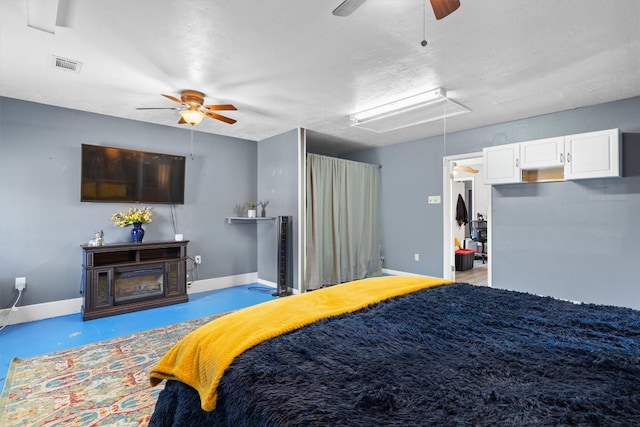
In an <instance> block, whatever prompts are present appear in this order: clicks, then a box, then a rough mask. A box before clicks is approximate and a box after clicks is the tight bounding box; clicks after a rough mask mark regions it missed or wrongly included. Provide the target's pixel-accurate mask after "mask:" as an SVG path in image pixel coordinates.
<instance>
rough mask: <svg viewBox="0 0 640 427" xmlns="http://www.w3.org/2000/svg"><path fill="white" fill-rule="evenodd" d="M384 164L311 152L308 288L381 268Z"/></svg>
mask: <svg viewBox="0 0 640 427" xmlns="http://www.w3.org/2000/svg"><path fill="white" fill-rule="evenodd" d="M379 186H380V168H379V166H377V165H370V164H366V163H359V162H354V161H350V160H344V159H338V158H334V157H326V156H320V155H317V154H307V218H306V221H307V239H306V241H307V247H306V268H305V289H307V290H308V289H316V288H320V287H322V286H328V285H335V284H338V283H343V282H348V281H351V280H357V279H363V278H365V277H369V276H377V275H380V274H381V273H382V262H381V259H380V221H379Z"/></svg>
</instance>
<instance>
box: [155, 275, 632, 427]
mask: <svg viewBox="0 0 640 427" xmlns="http://www.w3.org/2000/svg"><path fill="white" fill-rule="evenodd" d="M390 290H391V291H390ZM345 307H346V308H345ZM247 310H248V312H247ZM238 313H239V314H238ZM305 313H307V314H308V313H311V316H310V320H309V319H307V318H306V315H305ZM318 313H320V314H318ZM326 313H329V314H328V315H325V314H326ZM245 314H247V315H246V316H245ZM225 318H228V319H227V320H226V321H225V320H224V319H225ZM301 318H304V320H301ZM216 322H218V323H216ZM276 323H277V324H276ZM249 335H251V337H249ZM254 335H257V338H256V337H254ZM229 342H232V345H229V344H228V343H229ZM218 350H219V354H214V353H215V352H216V351H218ZM212 352H213V353H212ZM194 377H195V379H194ZM163 380H166V384H165V387H164V390H163V391H162V392H161V393H160V395H159V397H158V400H157V403H156V407H155V411H154V413H153V415H152V418H151V421H150V425H151V426H199V425H202V426H204V425H207V426H234V427H235V426H290V425H292V426H293V425H299V426H379V425H384V426H418V425H487V426H488V425H603V426H612V425H640V312H639V311H637V310H632V309H628V308H622V307H610V306H601V305H593V304H575V303H571V302H567V301H560V300H557V299H553V298H549V297H540V296H535V295H531V294H526V293H521V292H513V291H507V290H500V289H494V288H489V287H480V286H474V285H470V284H466V283H448V282H446V281H443V280H438V279H434V278H420V277H384V278H374V279H365V280H361V281H356V282H352V283H347V284H343V285H337V286H334V287H331V288H326V289H322V290H317V291H313V292H309V293H306V294H301V295H296V296H290V297H286V298H281V299H278V300H274V301H270V302H267V303H263V304H260V305H258V306H254V307H249V308H247V309H244V310H239V311H238V312H234V313H232V314H229V315H227V316H223V317H221V318H219V319H216V320H214V321H213V322H211V323H210V324H208V325H205V326H203V327H201V328H200V329H198V330H197V331H194V332H193V333H192V334H190V335H189V336H187V337H185V338H184V339H183V340H181V341H180V342H179V343H177V344H176V346H175V347H174V348H172V349H171V350H170V351H169V352H168V353H167V355H165V357H164V358H163V359H162V360H161V361H160V363H158V365H157V366H156V367H155V368H154V369H153V370H152V372H151V382H152V385H157V384H158V383H159V382H161V381H163Z"/></svg>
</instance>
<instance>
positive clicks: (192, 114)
mask: <svg viewBox="0 0 640 427" xmlns="http://www.w3.org/2000/svg"><path fill="white" fill-rule="evenodd" d="M180 115H181V116H182V118H183V119H184V121H185V122H187V123H189V124H190V125H192V126H193V125H197V124H198V123H200V122H201V121H202V119H203V118H204V114H203V113H202V112H201V111H200V110H198V109H197V108H193V107H192V108H189V109H188V110H182V111H180Z"/></svg>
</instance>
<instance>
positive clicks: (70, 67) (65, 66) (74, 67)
mask: <svg viewBox="0 0 640 427" xmlns="http://www.w3.org/2000/svg"><path fill="white" fill-rule="evenodd" d="M51 66H52V67H53V68H57V69H58V70H63V71H71V72H73V73H76V74H80V69H81V68H82V62H79V61H74V60H73V59H67V58H62V57H60V56H56V55H51Z"/></svg>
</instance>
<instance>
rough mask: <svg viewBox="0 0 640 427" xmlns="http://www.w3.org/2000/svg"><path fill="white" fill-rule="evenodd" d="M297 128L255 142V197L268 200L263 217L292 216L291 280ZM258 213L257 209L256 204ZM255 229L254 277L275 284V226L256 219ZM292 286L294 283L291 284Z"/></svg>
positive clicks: (294, 244) (295, 221)
mask: <svg viewBox="0 0 640 427" xmlns="http://www.w3.org/2000/svg"><path fill="white" fill-rule="evenodd" d="M299 150H300V141H299V138H298V130H297V129H294V130H291V131H289V132H286V133H283V134H281V135H277V136H274V137H272V138H268V139H265V140H262V141H260V142H259V143H258V199H259V200H263V201H264V200H268V201H269V205H268V206H267V216H280V215H283V216H291V217H292V230H291V231H292V241H291V248H292V252H291V253H290V258H289V262H291V266H292V273H293V274H292V279H293V283H291V284H289V287H295V288H298V289H299V286H298V283H297V277H298V257H297V248H298V232H297V231H298V225H299V218H298V198H299V197H298V158H299V152H300V151H299ZM258 215H260V208H259V207H258ZM257 228H258V277H259V278H260V279H263V280H267V281H270V282H273V283H277V265H276V261H277V240H276V237H277V227H276V222H275V221H268V222H265V221H263V222H260V223H258V225H257ZM293 285H295V286H293Z"/></svg>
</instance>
